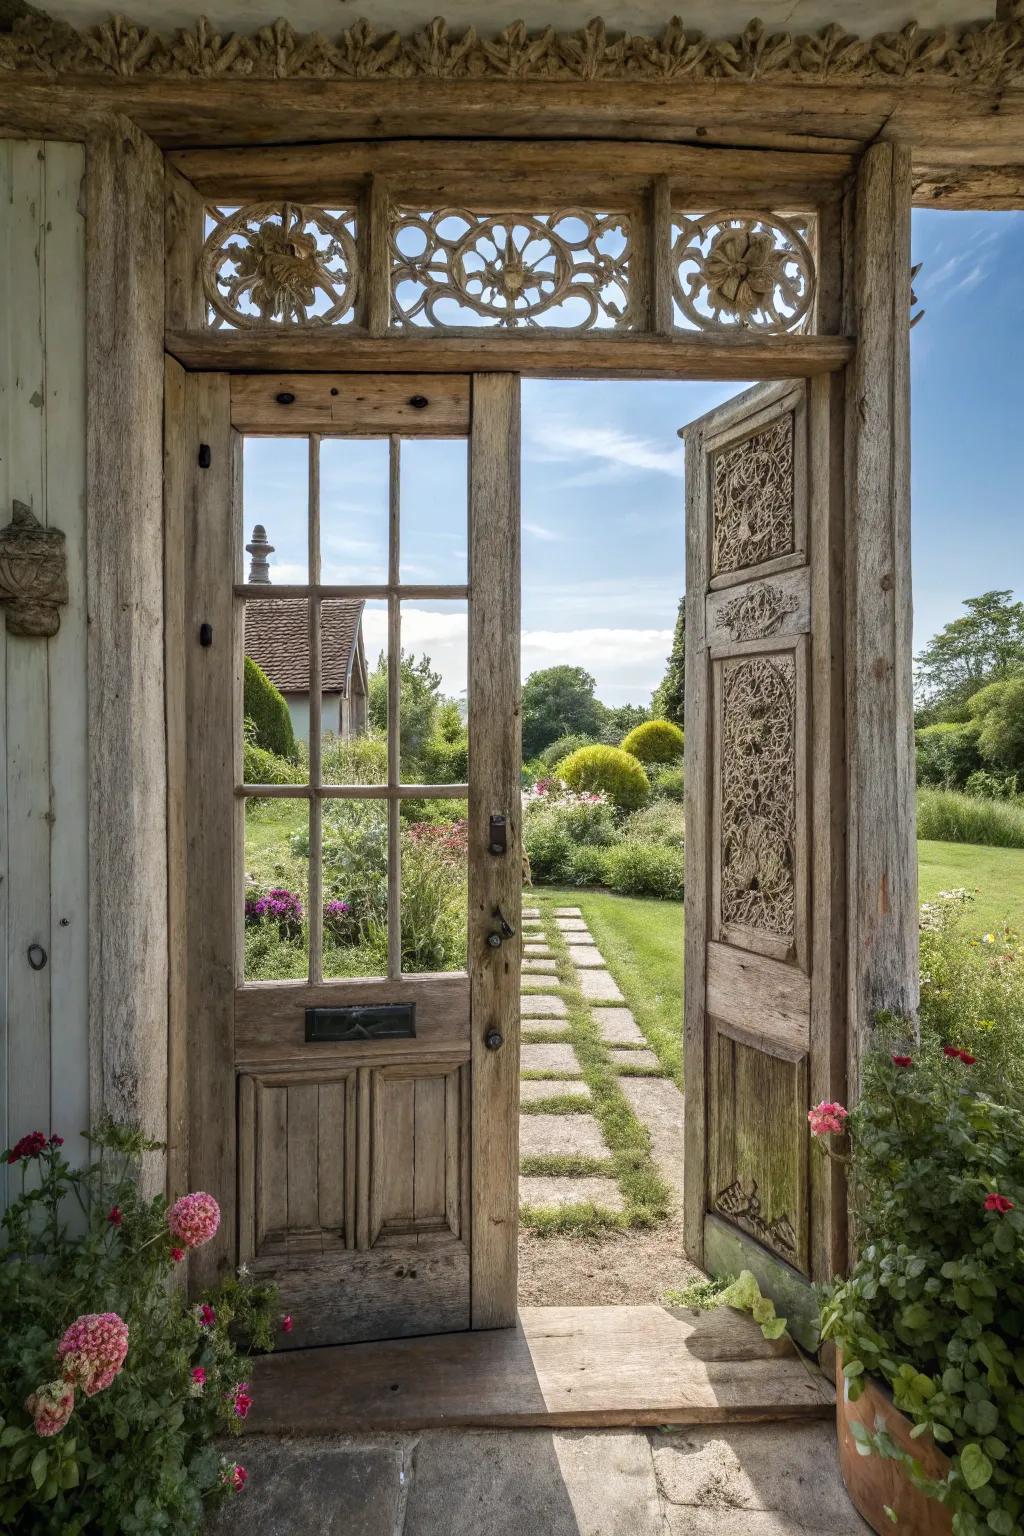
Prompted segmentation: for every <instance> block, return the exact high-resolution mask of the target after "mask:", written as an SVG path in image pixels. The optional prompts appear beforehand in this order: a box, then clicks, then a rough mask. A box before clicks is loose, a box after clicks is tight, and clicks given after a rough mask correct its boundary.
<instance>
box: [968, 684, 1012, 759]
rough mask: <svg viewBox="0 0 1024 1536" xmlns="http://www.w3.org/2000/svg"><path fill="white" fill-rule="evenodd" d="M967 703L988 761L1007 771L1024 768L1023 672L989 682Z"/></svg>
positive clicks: (979, 748) (982, 750)
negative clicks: (1016, 675) (1015, 675)
mask: <svg viewBox="0 0 1024 1536" xmlns="http://www.w3.org/2000/svg"><path fill="white" fill-rule="evenodd" d="M967 707H968V709H969V710H970V715H971V720H972V721H973V722H974V724H975V725H976V727H977V728H978V737H977V740H978V751H979V752H980V753H981V755H982V757H983V758H984V759H985V761H986V762H987V763H991V765H992V766H993V767H994V768H1000V769H1002V770H1003V771H1004V772H1007V773H1018V772H1021V771H1022V770H1024V673H1021V675H1020V676H1018V677H1004V678H1002V679H1000V680H999V681H998V682H995V683H989V684H988V685H987V686H986V687H984V688H982V689H981V691H980V692H979V693H976V694H974V695H973V697H972V698H971V700H970V702H969V704H968V706H967Z"/></svg>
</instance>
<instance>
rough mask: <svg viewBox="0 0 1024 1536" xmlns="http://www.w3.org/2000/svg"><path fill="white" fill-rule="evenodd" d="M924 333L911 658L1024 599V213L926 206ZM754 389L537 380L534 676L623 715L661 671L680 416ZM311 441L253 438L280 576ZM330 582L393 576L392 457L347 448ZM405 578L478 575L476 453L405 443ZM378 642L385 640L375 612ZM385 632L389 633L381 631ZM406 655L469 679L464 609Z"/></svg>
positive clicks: (532, 463)
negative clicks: (966, 610) (578, 679)
mask: <svg viewBox="0 0 1024 1536" xmlns="http://www.w3.org/2000/svg"><path fill="white" fill-rule="evenodd" d="M913 249H914V260H915V261H922V262H923V263H924V267H923V270H922V272H921V273H920V275H919V277H918V279H917V282H916V284H915V288H916V292H917V295H918V299H919V301H920V304H921V306H922V307H923V308H924V309H925V311H926V313H925V316H924V318H923V319H922V320H921V322H920V324H918V325H917V326H916V327H915V329H914V331H913V332H912V336H911V342H912V349H911V358H912V391H913V394H912V408H913V415H912V422H913V428H912V430H913V519H914V526H913V560H914V605H915V615H914V620H915V621H914V630H915V649H919V648H920V646H921V645H922V644H923V643H924V641H925V640H927V639H928V637H929V636H930V635H931V634H933V633H934V632H935V630H937V629H938V628H940V627H941V626H942V625H943V624H945V623H947V622H948V621H949V620H950V619H952V618H954V617H956V615H957V613H958V611H959V604H960V603H961V601H962V600H963V598H965V597H971V596H974V595H975V594H977V593H979V592H983V591H985V590H986V589H988V588H990V587H1009V588H1011V589H1013V590H1014V591H1016V592H1017V593H1018V594H1021V593H1024V533H1022V528H1021V523H1022V512H1024V384H1022V372H1021V363H1022V356H1021V355H1022V353H1024V289H1022V286H1021V284H1020V276H1019V275H1020V267H1021V251H1022V249H1024V213H1006V214H969V213H939V212H931V211H924V210H922V211H918V212H916V213H915V215H914V227H913ZM746 387H747V386H746V385H730V384H693V383H669V382H654V383H648V382H613V383H603V382H580V383H574V382H567V381H565V382H563V381H557V382H556V381H538V380H527V381H525V382H524V385H523V673H524V676H526V675H528V674H529V673H530V672H531V671H533V670H535V669H537V668H539V667H544V666H552V665H554V664H556V663H557V662H561V661H568V662H572V663H574V664H579V665H582V666H585V667H587V669H588V670H589V671H590V672H592V673H593V674H594V676H595V677H596V678H597V684H598V686H597V693H598V696H599V697H600V698H602V699H604V700H605V702H607V703H609V704H621V703H624V702H627V701H631V702H646V701H647V699H648V698H649V696H650V692H651V689H652V688H653V687H654V686H655V685H656V684H657V682H658V681H659V680H660V678H661V675H662V672H663V670H664V660H665V656H666V653H667V651H668V647H669V644H670V641H671V631H672V625H673V622H674V618H675V612H676V604H677V602H678V600H679V595H680V592H681V590H682V583H683V566H684V558H683V473H682V472H683V454H682V444H681V443H680V441H679V439H678V437H677V435H676V434H677V431H678V428H679V427H680V426H682V425H683V424H684V423H685V422H687V421H690V420H692V419H693V418H694V417H696V416H699V415H701V414H702V412H704V411H706V410H709V409H710V408H711V407H712V406H714V405H717V404H719V403H720V402H721V401H723V400H726V399H728V398H729V397H730V396H731V395H733V394H735V393H738V392H739V390H741V389H743V388H746ZM303 453H304V448H303V447H302V446H300V445H299V444H298V443H293V444H288V443H282V442H281V441H280V440H277V441H276V442H274V443H270V442H267V441H264V442H259V441H257V442H250V443H249V444H248V445H247V455H246V497H245V518H246V532H247V534H248V533H249V531H250V530H251V525H252V523H253V522H254V521H257V520H263V521H265V522H266V523H267V526H268V532H269V535H270V538H271V540H272V541H273V543H274V544H275V545H276V546H277V553H276V554H275V556H274V557H273V561H272V570H273V575H274V578H275V579H276V580H277V581H283V580H287V579H291V580H301V579H303V576H304V566H305V556H304V554H303V544H304V538H305V535H304V530H303V528H302V519H303V517H304V507H303V506H302V505H301V504H300V495H301V494H304V486H305V470H304V459H303ZM322 484H323V507H324V524H323V541H322V542H323V553H324V578H325V579H326V580H331V579H334V580H339V581H351V582H356V581H363V580H365V581H380V580H383V579H384V559H385V555H384V551H385V538H386V526H387V512H386V487H387V466H386V446H385V445H384V444H383V443H351V442H350V443H343V442H334V443H332V444H330V445H329V447H328V449H327V457H326V458H325V461H324V465H323V470H322ZM402 504H403V560H402V567H403V572H402V573H403V578H404V579H405V580H407V581H419V582H438V581H452V582H460V581H464V580H465V560H466V543H465V514H466V501H465V445H464V444H463V443H411V444H407V445H404V446H403V487H402ZM366 627H367V645H368V648H369V650H370V651H371V653H372V654H376V651H377V650H378V649H379V648H380V645H381V643H382V641H383V615H382V614H379V613H368V615H367V626H366ZM378 629H380V630H381V633H380V634H378V633H377V630H378ZM403 641H404V644H405V646H406V648H407V649H409V648H412V649H414V650H416V651H417V652H420V651H423V650H426V651H427V652H428V653H429V654H430V655H431V656H432V657H433V659H434V662H435V665H436V666H437V667H438V668H439V670H441V672H442V674H443V676H444V681H445V687H446V690H447V691H448V692H451V693H453V694H458V693H460V692H461V691H462V690H463V689H464V687H465V659H466V645H465V606H464V605H462V604H442V603H415V604H409V605H408V611H407V612H406V614H405V615H404V626H403Z"/></svg>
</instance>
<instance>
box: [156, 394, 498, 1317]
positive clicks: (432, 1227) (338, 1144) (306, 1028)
mask: <svg viewBox="0 0 1024 1536" xmlns="http://www.w3.org/2000/svg"><path fill="white" fill-rule="evenodd" d="M183 392H184V394H185V397H186V401H187V398H188V396H189V395H190V394H193V395H194V394H196V393H197V392H198V394H199V395H200V396H202V397H205V398H201V399H199V400H198V402H197V404H196V406H195V413H194V414H195V418H196V427H197V429H202V430H204V431H205V432H206V434H207V436H208V437H214V436H216V437H219V438H220V440H221V441H220V444H219V453H218V449H217V448H215V447H214V445H212V444H210V443H209V442H206V443H203V442H200V443H199V445H198V448H197V457H196V461H195V462H196V465H197V469H196V470H195V472H194V473H193V476H192V481H193V485H194V487H195V490H196V494H195V495H194V496H193V497H192V498H186V508H185V513H184V516H185V520H186V523H188V524H190V527H189V529H188V531H189V533H190V535H191V537H190V539H189V540H187V541H186V542H187V547H188V550H189V553H188V554H187V555H186V560H187V561H188V562H190V564H191V567H192V569H191V572H190V573H186V581H185V605H186V623H185V636H186V657H187V659H188V661H189V663H190V669H189V686H188V714H189V719H190V721H191V722H193V727H192V729H190V731H189V740H188V748H187V750H188V759H189V766H188V773H187V783H188V787H189V791H190V793H189V809H188V818H189V827H190V839H189V856H190V874H191V873H194V875H195V882H196V884H195V885H194V889H197V892H198V891H201V893H202V898H203V901H204V909H205V911H206V912H207V920H206V921H205V922H201V921H200V920H198V919H197V920H196V922H195V931H194V933H193V932H192V926H191V920H190V937H189V1000H190V1008H191V1009H193V1010H194V1015H195V1022H194V1023H193V1025H192V1029H193V1031H195V1032H196V1033H197V1034H198V1035H199V1037H200V1044H201V1050H202V1055H203V1058H204V1060H206V1061H207V1062H210V1061H211V1059H212V1060H213V1062H214V1065H215V1071H214V1074H213V1077H212V1078H210V1077H209V1075H205V1076H204V1074H201V1073H196V1071H195V1069H194V1068H193V1072H192V1092H191V1103H190V1114H189V1119H190V1125H191V1142H192V1146H191V1157H190V1167H191V1169H192V1171H193V1178H192V1182H193V1183H196V1182H197V1181H198V1176H199V1174H200V1172H201V1171H202V1170H204V1169H205V1170H207V1171H208V1174H209V1177H208V1178H207V1179H206V1184H207V1187H209V1186H210V1185H211V1184H212V1182H213V1180H214V1179H215V1178H216V1177H217V1176H218V1174H219V1175H220V1179H221V1187H222V1188H223V1185H224V1183H225V1182H231V1183H232V1185H233V1187H234V1191H235V1200H234V1210H233V1212H232V1225H231V1227H229V1228H228V1229H227V1232H226V1235H225V1240H224V1242H223V1243H222V1245H221V1250H220V1255H219V1257H220V1261H221V1262H222V1263H227V1262H242V1263H246V1264H248V1265H249V1266H250V1267H251V1268H253V1269H255V1270H256V1271H257V1272H258V1273H260V1274H266V1275H268V1276H273V1278H274V1279H275V1280H276V1281H277V1283H278V1284H279V1285H280V1286H281V1289H282V1292H283V1295H284V1299H285V1302H286V1304H287V1306H288V1309H289V1310H290V1311H291V1313H292V1316H293V1318H294V1320H295V1328H294V1332H293V1333H292V1334H291V1336H290V1339H289V1342H290V1343H291V1344H293V1345H296V1344H317V1343H330V1342H344V1341H348V1340H356V1339H370V1338H388V1337H399V1336H402V1335H408V1334H416V1333H434V1332H444V1331H450V1330H457V1329H464V1328H468V1327H470V1326H495V1325H501V1324H506V1323H511V1322H512V1321H513V1320H514V1311H515V1248H514V1243H515V1226H516V1207H515V1182H516V1181H515V1171H516V1170H515V1163H516V1147H515V1141H516V1135H515V1127H516V1103H515V1077H516V1068H517V1058H518V1038H517V1020H516V1010H517V1002H518V970H519V936H518V929H519V907H520V884H521V865H520V858H519V854H518V845H519V843H518V840H519V790H518V753H519V747H518V739H519V717H518V665H519V663H518V628H519V621H518V588H519V565H518V464H517V453H518V384H517V380H515V379H514V378H508V377H503V376H493V375H492V376H478V377H475V378H470V377H438V378H415V379H408V378H400V377H382V378H378V377H358V378H355V377H352V376H345V375H332V376H326V375H320V376H316V377H307V376H301V377H292V378H287V379H281V378H267V377H264V376H260V377H252V378H245V377H240V378H234V379H232V380H230V381H227V380H218V379H216V378H214V377H212V376H205V377H203V378H201V379H193V378H186V379H185V380H184V384H183ZM189 415H190V413H189V411H188V410H187V408H186V410H185V416H186V421H187V419H188V417H189ZM215 428H216V430H215ZM204 448H205V453H204ZM513 450H514V451H513ZM204 458H206V459H207V460H208V462H207V465H206V470H205V471H204V469H203V467H202V466H203V460H204ZM221 458H222V459H223V466H224V467H223V468H219V460H220V459H221ZM215 471H216V473H214V472H215ZM204 476H212V478H204ZM214 568H217V569H216V570H215V569H214ZM190 630H191V632H192V633H193V635H194V636H195V637H196V641H197V644H196V646H195V647H194V650H193V648H192V647H190V646H189V645H188V643H187V641H188V636H189V632H190ZM227 891H230V893H231V894H230V902H229V899H228V897H227V896H226V894H225V893H226V892H227ZM229 908H230V910H229ZM228 1143H229V1144H230V1145H227V1149H226V1144H228Z"/></svg>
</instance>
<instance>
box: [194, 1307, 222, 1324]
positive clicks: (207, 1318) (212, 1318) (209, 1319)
mask: <svg viewBox="0 0 1024 1536" xmlns="http://www.w3.org/2000/svg"><path fill="white" fill-rule="evenodd" d="M197 1316H198V1319H199V1326H200V1328H212V1327H213V1325H214V1323H215V1322H216V1321H217V1314H216V1312H215V1311H214V1310H213V1308H212V1307H211V1306H210V1303H209V1302H208V1301H204V1302H202V1303H201V1305H200V1307H199V1309H198V1313H197Z"/></svg>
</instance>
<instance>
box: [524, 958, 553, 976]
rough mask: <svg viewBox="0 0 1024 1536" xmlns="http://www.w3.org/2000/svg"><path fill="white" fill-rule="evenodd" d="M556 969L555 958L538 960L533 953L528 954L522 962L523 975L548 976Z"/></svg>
mask: <svg viewBox="0 0 1024 1536" xmlns="http://www.w3.org/2000/svg"><path fill="white" fill-rule="evenodd" d="M557 970H558V961H557V960H538V959H537V958H536V956H535V955H528V956H527V957H526V959H525V960H524V961H523V964H522V971H523V975H524V976H550V975H552V974H553V973H554V972H556V971H557Z"/></svg>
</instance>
